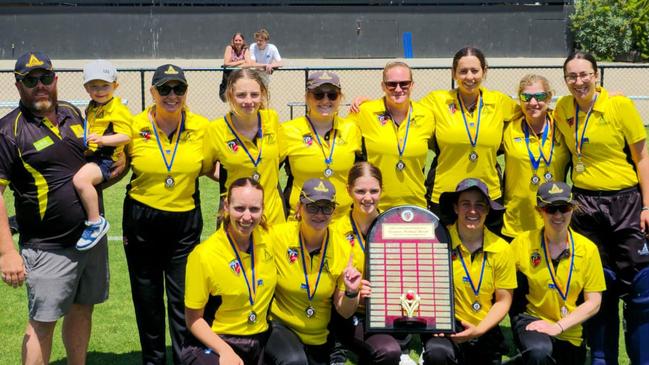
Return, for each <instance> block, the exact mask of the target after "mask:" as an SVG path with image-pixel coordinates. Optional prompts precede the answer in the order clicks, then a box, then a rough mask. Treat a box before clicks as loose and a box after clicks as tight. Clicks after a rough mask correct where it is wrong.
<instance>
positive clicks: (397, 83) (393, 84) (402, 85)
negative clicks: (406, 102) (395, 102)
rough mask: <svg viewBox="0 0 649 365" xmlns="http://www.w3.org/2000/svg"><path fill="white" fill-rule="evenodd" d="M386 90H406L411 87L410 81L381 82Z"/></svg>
mask: <svg viewBox="0 0 649 365" xmlns="http://www.w3.org/2000/svg"><path fill="white" fill-rule="evenodd" d="M383 84H385V87H387V88H388V90H395V89H396V88H397V86H399V87H400V88H401V89H402V90H407V89H408V88H410V85H412V81H410V80H408V81H383Z"/></svg>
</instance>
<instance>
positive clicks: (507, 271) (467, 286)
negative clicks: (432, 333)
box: [447, 224, 516, 326]
mask: <svg viewBox="0 0 649 365" xmlns="http://www.w3.org/2000/svg"><path fill="white" fill-rule="evenodd" d="M447 228H448V230H449V233H450V237H451V247H452V251H451V262H452V264H453V291H454V294H455V318H457V319H458V320H461V321H466V322H469V323H471V324H473V325H475V326H477V325H478V324H479V323H480V322H481V321H482V320H483V319H484V318H485V317H486V316H487V313H488V312H489V310H491V307H492V306H493V302H492V300H493V299H494V294H495V293H496V289H508V290H509V289H516V266H515V261H514V257H513V256H512V252H511V249H510V247H509V244H508V243H507V242H506V241H505V240H503V239H502V238H500V237H498V236H496V235H495V234H493V233H491V231H489V230H488V229H486V228H485V229H484V239H483V243H482V249H479V250H478V251H477V252H476V253H475V254H474V255H473V256H474V257H473V258H472V257H471V253H470V252H469V250H467V248H466V247H465V246H464V245H462V241H461V240H460V236H459V234H458V231H457V227H456V226H455V225H454V224H453V225H449V226H448V227H447ZM459 253H462V259H463V260H464V263H465V264H466V266H467V269H468V270H469V272H470V273H471V280H473V285H474V286H475V287H476V288H477V286H478V283H479V281H480V271H481V269H482V262H483V259H484V255H487V261H486V262H485V266H484V274H483V277H482V284H481V285H480V291H479V292H478V298H477V301H478V303H480V306H481V308H480V310H478V311H475V310H474V309H473V307H472V305H473V303H475V302H476V295H475V293H474V292H473V289H472V287H471V283H470V282H469V278H468V277H467V275H466V272H465V270H464V267H463V266H462V261H460V256H459Z"/></svg>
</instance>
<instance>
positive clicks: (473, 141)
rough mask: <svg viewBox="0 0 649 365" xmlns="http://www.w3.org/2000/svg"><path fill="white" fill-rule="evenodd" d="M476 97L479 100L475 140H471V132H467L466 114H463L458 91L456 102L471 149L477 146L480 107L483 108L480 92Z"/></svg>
mask: <svg viewBox="0 0 649 365" xmlns="http://www.w3.org/2000/svg"><path fill="white" fill-rule="evenodd" d="M478 97H479V98H480V100H479V102H478V123H476V127H475V139H473V136H472V135H471V131H470V130H469V123H468V122H467V121H466V114H465V113H464V107H463V106H462V98H461V97H460V91H458V92H457V101H458V104H460V111H461V112H462V119H463V120H464V127H465V128H466V135H467V136H469V142H471V147H473V148H475V146H476V145H477V144H478V133H480V117H481V115H482V107H483V106H484V104H483V103H482V92H480V96H478Z"/></svg>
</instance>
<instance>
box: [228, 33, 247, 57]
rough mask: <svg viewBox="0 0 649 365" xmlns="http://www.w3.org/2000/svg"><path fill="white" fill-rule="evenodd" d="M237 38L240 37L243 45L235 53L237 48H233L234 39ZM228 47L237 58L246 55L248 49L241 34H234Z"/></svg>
mask: <svg viewBox="0 0 649 365" xmlns="http://www.w3.org/2000/svg"><path fill="white" fill-rule="evenodd" d="M237 37H241V39H243V44H242V45H241V49H240V50H238V51H237V47H235V46H234V39H235V38H237ZM230 47H232V51H233V52H234V54H235V55H236V56H237V57H241V55H243V54H244V53H246V50H247V49H248V44H247V43H246V37H244V36H243V34H241V33H239V32H236V33H234V35H233V36H232V39H230Z"/></svg>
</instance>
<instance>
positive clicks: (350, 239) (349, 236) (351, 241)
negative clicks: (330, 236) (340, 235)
mask: <svg viewBox="0 0 649 365" xmlns="http://www.w3.org/2000/svg"><path fill="white" fill-rule="evenodd" d="M345 239H346V240H347V241H348V242H349V244H350V245H351V246H352V247H354V244H355V243H356V242H354V232H352V231H349V232H347V233H345Z"/></svg>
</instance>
